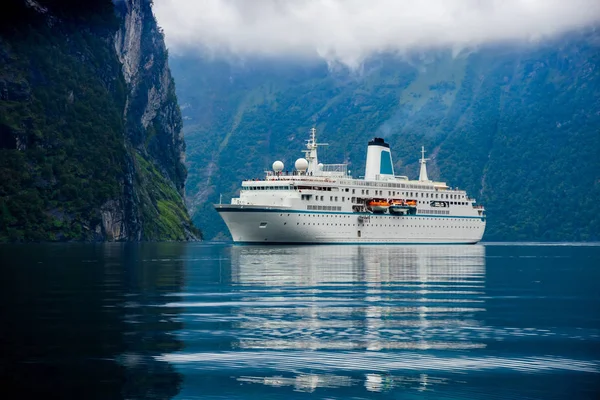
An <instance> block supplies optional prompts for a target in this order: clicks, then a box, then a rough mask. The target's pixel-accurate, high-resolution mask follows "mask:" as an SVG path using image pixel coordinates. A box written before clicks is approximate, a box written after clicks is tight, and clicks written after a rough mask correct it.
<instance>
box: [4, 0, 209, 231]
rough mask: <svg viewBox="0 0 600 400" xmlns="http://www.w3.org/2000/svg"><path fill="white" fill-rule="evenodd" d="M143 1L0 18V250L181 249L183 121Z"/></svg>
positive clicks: (48, 5)
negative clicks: (26, 244)
mask: <svg viewBox="0 0 600 400" xmlns="http://www.w3.org/2000/svg"><path fill="white" fill-rule="evenodd" d="M151 6H152V3H151V1H150V0H121V1H117V0H115V1H114V2H112V1H111V0H87V1H85V2H81V1H76V0H36V1H34V0H10V1H9V4H7V5H6V6H4V5H3V6H2V7H3V9H2V12H1V13H0V241H7V240H9V241H29V240H121V241H132V240H165V239H169V240H185V239H191V238H194V237H197V236H198V235H199V232H198V231H197V230H196V229H195V228H194V227H193V225H192V224H191V221H190V219H189V216H188V214H187V210H186V208H185V205H184V202H183V195H184V184H185V179H186V173H187V172H186V169H185V166H184V163H183V162H184V150H185V144H184V141H183V136H182V131H181V129H182V122H181V113H180V111H179V106H178V104H177V98H176V95H175V86H174V83H173V79H172V78H171V73H170V70H169V66H168V62H167V58H168V56H167V51H166V48H165V45H164V41H163V35H162V32H161V30H160V29H159V28H158V26H157V24H156V20H155V19H154V15H153V13H152V9H151Z"/></svg>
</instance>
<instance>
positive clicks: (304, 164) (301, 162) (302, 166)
mask: <svg viewBox="0 0 600 400" xmlns="http://www.w3.org/2000/svg"><path fill="white" fill-rule="evenodd" d="M294 166H295V167H296V169H297V170H298V171H301V172H304V171H306V170H307V169H308V161H306V158H299V159H297V160H296V162H295V163H294Z"/></svg>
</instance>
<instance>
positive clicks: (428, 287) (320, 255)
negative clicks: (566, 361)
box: [232, 246, 485, 350]
mask: <svg viewBox="0 0 600 400" xmlns="http://www.w3.org/2000/svg"><path fill="white" fill-rule="evenodd" d="M233 250H234V251H233V263H232V281H233V282H234V283H237V284H239V285H243V286H244V287H247V288H248V291H246V292H247V293H248V294H249V295H251V296H252V298H245V299H244V300H247V304H246V305H245V306H242V307H240V308H239V315H240V316H245V318H243V319H244V320H243V321H241V322H240V328H242V329H243V330H244V331H245V332H247V333H248V335H244V337H241V338H239V346H240V347H241V348H252V349H310V350H317V349H336V350H358V349H362V350H384V349H421V350H426V349H469V348H476V347H484V346H485V345H484V344H483V343H481V342H478V341H477V339H478V338H477V328H478V327H479V326H480V322H479V321H478V320H477V319H476V318H475V316H476V315H477V314H478V313H481V312H482V311H485V308H484V307H485V304H484V300H483V299H482V297H483V294H484V292H483V290H484V276H485V270H484V256H485V249H484V247H482V246H450V247H435V246H431V247H429V246H417V247H379V246H373V247H353V246H352V247H351V246H339V247H336V246H333V247H301V248H294V249H293V251H286V250H285V249H261V248H234V249H233ZM282 291H284V292H285V293H286V295H285V296H282V294H283V293H282ZM265 316H268V318H265Z"/></svg>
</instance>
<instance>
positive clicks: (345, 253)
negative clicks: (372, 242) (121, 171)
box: [0, 243, 600, 399]
mask: <svg viewBox="0 0 600 400" xmlns="http://www.w3.org/2000/svg"><path fill="white" fill-rule="evenodd" d="M0 261H1V265H2V269H1V272H2V279H1V282H2V283H1V284H0V285H1V288H2V296H3V302H2V327H1V329H0V339H1V343H2V347H3V349H2V359H1V361H0V374H1V378H2V382H3V390H6V391H8V390H16V392H15V393H17V394H18V397H25V398H27V397H31V396H32V395H33V396H36V397H37V398H46V397H59V398H71V397H77V398H102V399H112V398H123V399H137V398H139V399H142V398H145V399H149V398H156V399H166V398H176V399H195V398H216V399H231V398H240V399H241V398H248V399H268V398H288V399H289V398H313V397H314V398H330V399H334V398H336V399H343V398H403V399H413V398H415V399H416V398H432V399H489V398H498V399H504V398H520V399H564V398H570V399H597V398H599V397H600V391H599V390H600V290H599V289H598V287H599V284H600V246H596V245H568V244H566V245H523V244H520V245H475V246H297V247H294V246H285V247H265V246H260V247H253V246H244V247H240V246H231V245H220V244H197V243H192V244H185V243H183V244H181V243H146V244H90V245H83V244H68V245H16V246H8V245H5V246H0ZM5 398H6V397H5Z"/></svg>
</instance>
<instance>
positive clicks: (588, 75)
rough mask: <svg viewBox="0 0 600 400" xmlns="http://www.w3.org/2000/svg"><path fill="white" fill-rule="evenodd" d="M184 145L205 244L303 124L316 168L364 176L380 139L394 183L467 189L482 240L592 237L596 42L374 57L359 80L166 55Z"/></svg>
mask: <svg viewBox="0 0 600 400" xmlns="http://www.w3.org/2000/svg"><path fill="white" fill-rule="evenodd" d="M171 68H172V71H173V75H174V77H175V79H176V81H177V92H178V97H179V100H180V103H181V104H182V113H183V118H184V131H185V135H186V141H187V143H188V148H187V149H188V154H187V162H188V167H189V179H188V182H187V189H186V191H187V201H188V204H189V206H190V209H191V212H192V215H193V219H194V220H195V221H196V223H197V224H198V225H199V226H201V227H202V228H204V230H205V234H206V237H207V238H217V239H223V238H226V237H227V233H226V229H225V226H224V225H223V224H222V222H221V221H220V219H219V218H218V215H217V214H216V213H215V212H214V211H212V206H211V203H213V202H218V200H219V195H221V194H222V195H223V199H224V200H227V201H228V200H229V198H230V197H232V196H235V194H236V190H237V189H238V187H239V184H240V181H241V180H242V179H244V178H249V177H258V176H261V175H262V173H263V171H264V170H265V169H269V168H270V165H271V163H272V162H273V161H274V160H276V159H281V160H283V161H284V162H285V164H286V166H290V167H291V165H292V164H293V162H294V160H295V159H296V158H297V157H299V156H300V154H299V150H300V149H301V148H302V146H303V143H304V140H305V139H306V135H307V132H308V129H309V128H310V127H311V126H313V125H314V126H316V127H317V129H318V131H319V134H320V137H319V138H320V140H322V141H323V142H329V143H331V146H329V147H328V148H324V149H323V151H322V152H321V156H322V157H323V160H325V161H324V162H350V163H351V165H350V169H351V170H352V171H353V175H354V176H359V175H362V174H363V171H364V161H365V155H366V143H367V141H368V140H369V139H370V138H372V137H373V136H384V137H386V139H387V140H388V141H389V142H390V144H391V148H392V149H393V153H394V160H395V171H396V173H397V174H401V175H408V176H409V177H411V178H416V177H417V174H418V170H417V168H418V164H417V160H418V158H419V155H420V153H419V149H420V146H421V145H424V146H425V147H426V149H427V150H428V155H429V157H431V162H430V178H432V179H439V180H442V181H446V182H448V183H449V184H450V185H451V186H457V187H460V188H464V189H466V190H467V191H468V192H469V193H470V194H471V195H472V196H473V197H476V198H477V200H478V202H479V203H481V204H484V205H485V206H486V208H487V210H488V226H487V231H486V235H485V236H484V240H488V241H493V240H501V241H502V240H504V241H506V240H508V241H511V240H534V241H535V240H540V241H563V240H564V241H591V240H600V205H599V204H597V201H598V199H600V157H598V154H600V111H599V110H600V33H599V32H598V31H596V30H590V31H585V32H580V33H576V34H575V33H574V34H571V35H566V36H563V37H561V38H559V39H556V40H553V41H551V42H543V43H539V44H535V45H534V44H528V45H518V46H517V45H512V46H509V45H505V46H493V47H492V46H490V47H487V48H481V49H478V50H477V51H473V52H462V53H460V54H458V55H453V54H452V53H451V51H428V52H423V53H415V54H412V55H408V56H405V57H403V58H399V57H394V56H385V55H382V56H378V57H375V58H373V59H371V60H368V62H366V63H365V65H364V66H363V68H362V70H361V71H359V72H350V71H344V70H343V69H341V70H333V71H330V70H328V68H327V66H326V64H325V63H318V62H312V63H311V62H307V63H305V64H302V63H296V62H288V63H285V62H280V61H274V60H262V61H260V60H244V62H231V63H227V62H224V61H219V60H210V59H203V58H197V57H193V56H173V57H171Z"/></svg>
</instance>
